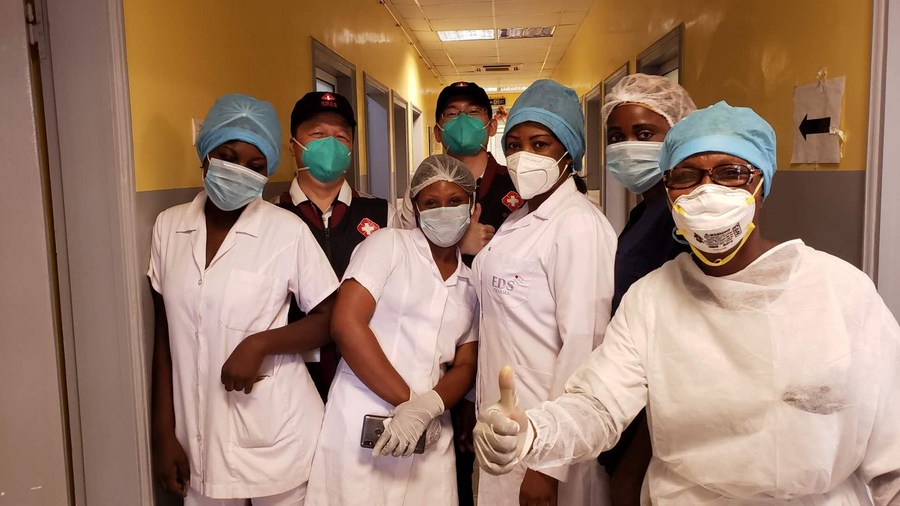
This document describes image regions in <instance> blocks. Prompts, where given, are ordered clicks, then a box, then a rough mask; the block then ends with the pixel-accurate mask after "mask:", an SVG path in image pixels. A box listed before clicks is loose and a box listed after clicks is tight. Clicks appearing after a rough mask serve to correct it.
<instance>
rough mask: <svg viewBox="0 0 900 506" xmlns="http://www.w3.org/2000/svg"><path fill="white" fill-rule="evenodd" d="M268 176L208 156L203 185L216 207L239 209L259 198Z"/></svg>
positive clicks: (226, 209) (230, 209)
mask: <svg viewBox="0 0 900 506" xmlns="http://www.w3.org/2000/svg"><path fill="white" fill-rule="evenodd" d="M268 180H269V178H267V177H266V176H263V175H262V174H259V173H257V172H254V171H252V170H250V169H248V168H247V167H244V166H243V165H238V164H236V163H231V162H226V161H224V160H219V159H218V158H209V165H208V167H207V170H206V177H205V178H203V187H204V188H206V195H207V197H209V200H210V201H212V203H213V204H215V206H216V207H218V208H219V209H221V210H223V211H234V210H235V209H240V208H242V207H244V206H246V205H247V204H249V203H250V202H252V201H254V200H256V199H258V198H261V197H262V191H263V187H264V186H266V181H268Z"/></svg>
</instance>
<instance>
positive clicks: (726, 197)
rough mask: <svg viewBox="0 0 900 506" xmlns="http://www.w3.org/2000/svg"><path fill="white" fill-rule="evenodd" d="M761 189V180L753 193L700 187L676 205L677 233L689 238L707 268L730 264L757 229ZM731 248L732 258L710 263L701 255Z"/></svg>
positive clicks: (736, 189)
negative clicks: (756, 219) (756, 218)
mask: <svg viewBox="0 0 900 506" xmlns="http://www.w3.org/2000/svg"><path fill="white" fill-rule="evenodd" d="M760 188H762V182H761V181H760V183H759V184H758V185H757V186H756V190H754V192H753V193H752V194H751V193H750V192H748V191H747V190H744V189H742V188H728V187H726V186H721V185H717V184H704V185H701V186H698V187H697V188H695V189H694V191H692V192H691V193H689V194H687V195H682V196H680V197H678V198H677V199H675V202H673V203H672V218H673V219H674V220H675V233H676V234H678V235H681V236H683V237H684V238H685V239H687V241H688V243H690V245H691V249H692V250H693V251H694V254H695V255H697V257H698V258H700V260H701V261H702V262H703V263H705V264H706V265H709V266H712V267H717V266H721V265H725V264H727V263H728V262H730V261H731V259H733V258H734V256H735V255H736V254H737V252H738V251H740V249H741V246H743V245H744V242H746V240H747V238H748V237H750V233H751V232H753V229H754V228H756V226H755V225H754V224H753V216H754V215H755V213H756V193H757V192H759V189H760ZM731 249H734V251H733V252H732V253H731V254H730V255H728V256H727V257H725V258H721V259H719V260H716V261H710V260H708V259H707V258H706V257H705V256H704V255H703V254H702V253H700V251H704V252H706V253H724V252H726V251H729V250H731ZM698 250H699V251H698Z"/></svg>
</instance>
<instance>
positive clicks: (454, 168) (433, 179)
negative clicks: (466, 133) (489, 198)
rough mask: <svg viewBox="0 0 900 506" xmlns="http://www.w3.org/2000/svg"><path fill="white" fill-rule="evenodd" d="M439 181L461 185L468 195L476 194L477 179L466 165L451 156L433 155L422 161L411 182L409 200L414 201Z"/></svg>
mask: <svg viewBox="0 0 900 506" xmlns="http://www.w3.org/2000/svg"><path fill="white" fill-rule="evenodd" d="M438 181H449V182H451V183H456V184H457V185H459V186H460V187H461V188H462V189H463V190H465V191H466V193H475V177H474V176H472V171H470V170H469V168H468V167H466V164H464V163H462V162H461V161H459V160H457V159H456V158H453V157H452V156H449V155H433V156H429V157H428V158H426V159H424V160H422V163H420V164H419V167H418V168H417V169H416V173H415V174H413V177H412V180H411V181H410V182H409V198H411V199H414V198H416V195H418V194H419V192H420V191H422V189H424V188H425V187H426V186H428V185H430V184H432V183H437V182H438Z"/></svg>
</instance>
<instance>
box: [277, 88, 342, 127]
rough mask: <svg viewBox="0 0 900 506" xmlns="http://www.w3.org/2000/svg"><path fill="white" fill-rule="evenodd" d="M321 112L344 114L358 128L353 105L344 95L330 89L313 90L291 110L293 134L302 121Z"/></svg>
mask: <svg viewBox="0 0 900 506" xmlns="http://www.w3.org/2000/svg"><path fill="white" fill-rule="evenodd" d="M321 112H336V113H338V114H340V115H341V116H343V117H344V119H345V120H347V123H349V124H350V126H351V127H353V128H356V117H355V115H354V114H353V107H351V106H350V102H349V101H348V100H347V99H346V98H345V97H344V96H343V95H338V94H337V93H331V92H330V91H311V92H309V93H307V94H306V95H303V98H301V99H300V100H298V101H297V103H296V104H294V110H293V111H291V135H294V131H295V130H296V129H297V126H298V125H300V123H303V122H304V121H306V120H308V119H309V118H312V117H313V116H315V115H316V114H319V113H321Z"/></svg>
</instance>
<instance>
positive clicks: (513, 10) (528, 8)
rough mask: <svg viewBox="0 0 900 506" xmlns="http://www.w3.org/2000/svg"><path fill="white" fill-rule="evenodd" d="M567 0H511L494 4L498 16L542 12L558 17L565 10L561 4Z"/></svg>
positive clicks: (541, 13)
mask: <svg viewBox="0 0 900 506" xmlns="http://www.w3.org/2000/svg"><path fill="white" fill-rule="evenodd" d="M563 3H565V2H548V1H546V0H511V1H499V2H496V3H495V4H494V9H495V12H496V14H497V16H510V15H516V14H540V15H543V16H549V17H551V18H552V19H558V16H559V14H558V13H559V12H562V11H563V7H562V5H561V4H563Z"/></svg>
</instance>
